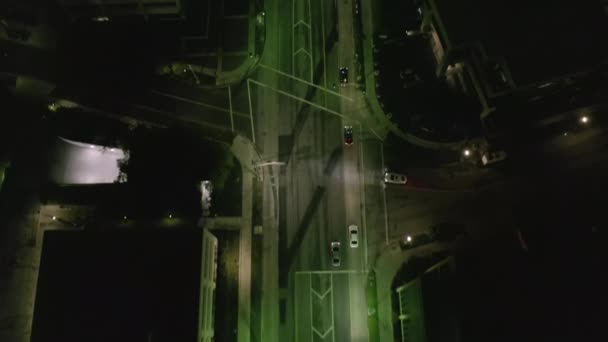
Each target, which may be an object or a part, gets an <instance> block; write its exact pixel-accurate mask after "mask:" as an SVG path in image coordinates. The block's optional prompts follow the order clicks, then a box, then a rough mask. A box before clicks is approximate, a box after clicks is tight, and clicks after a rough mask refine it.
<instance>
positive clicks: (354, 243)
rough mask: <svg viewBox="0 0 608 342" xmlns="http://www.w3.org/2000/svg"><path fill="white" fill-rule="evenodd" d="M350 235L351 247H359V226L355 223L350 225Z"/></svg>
mask: <svg viewBox="0 0 608 342" xmlns="http://www.w3.org/2000/svg"><path fill="white" fill-rule="evenodd" d="M348 236H349V237H350V238H349V240H350V247H351V248H357V247H359V227H357V226H356V225H354V224H351V225H350V226H348Z"/></svg>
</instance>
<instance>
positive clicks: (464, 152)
mask: <svg viewBox="0 0 608 342" xmlns="http://www.w3.org/2000/svg"><path fill="white" fill-rule="evenodd" d="M462 153H463V154H464V156H465V157H468V156H470V155H471V151H469V150H468V149H466V150H464V151H463V152H462Z"/></svg>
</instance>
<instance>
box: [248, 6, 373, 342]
mask: <svg viewBox="0 0 608 342" xmlns="http://www.w3.org/2000/svg"><path fill="white" fill-rule="evenodd" d="M336 6H337V7H336ZM352 6H353V4H352V3H351V2H350V1H339V2H332V1H319V0H293V1H289V2H280V3H274V2H270V3H268V2H267V3H266V12H267V15H266V17H267V25H268V26H267V32H269V36H267V37H266V45H265V52H264V56H263V58H262V61H261V65H260V67H259V68H258V72H257V73H256V75H254V77H252V78H253V79H255V82H251V83H250V86H251V89H252V90H251V91H252V93H255V94H256V96H253V95H252V99H254V100H253V102H254V108H256V109H254V117H255V118H256V122H257V123H259V124H258V125H256V127H258V128H257V133H259V136H258V135H256V137H257V138H258V141H263V143H262V146H263V148H262V153H263V159H264V160H266V161H277V162H281V163H284V165H282V166H276V167H273V168H272V172H273V173H272V174H273V175H274V177H275V181H278V184H279V186H278V187H277V186H276V184H269V186H271V187H272V188H273V191H275V194H276V195H275V196H276V197H275V198H276V199H278V214H277V223H278V234H279V239H278V240H279V246H280V247H279V251H278V254H276V255H277V257H279V258H280V260H281V261H280V269H279V272H278V273H279V284H280V287H281V288H282V289H285V290H286V291H284V293H286V295H285V296H284V297H282V299H281V301H282V305H281V306H282V307H283V309H282V310H281V312H280V315H279V316H280V317H278V318H279V319H278V322H276V323H275V324H279V323H280V326H281V327H280V332H281V336H280V340H291V341H309V340H311V339H313V340H315V341H367V340H368V333H367V303H366V294H365V284H366V277H365V271H366V269H367V267H368V266H367V265H368V257H369V256H368V245H367V243H366V241H367V240H366V239H367V231H366V228H367V227H366V223H365V211H364V210H363V208H364V202H365V199H364V197H363V195H364V192H363V189H364V183H363V179H364V175H365V171H364V170H365V163H364V159H365V158H364V157H363V153H364V152H365V151H366V144H367V143H366V137H368V136H370V135H371V134H370V133H369V132H366V131H364V130H362V127H361V125H360V124H359V122H360V120H361V117H362V116H365V113H361V112H362V110H361V109H362V108H364V101H363V98H362V94H361V92H360V91H359V90H357V89H356V86H355V85H354V82H353V81H352V80H354V79H356V73H355V70H356V69H357V68H356V67H355V61H354V37H353V29H352V25H353V23H352V21H351V20H352V16H351V15H350V12H351V11H352V8H353V7H352ZM277 16H278V18H277ZM273 18H274V19H273ZM273 20H274V21H273ZM273 25H277V26H273ZM342 66H345V67H348V68H349V71H350V72H349V73H350V75H349V78H350V80H351V82H349V84H347V85H346V86H344V87H342V86H339V84H340V82H339V80H338V69H339V67H342ZM258 82H259V83H258ZM273 113H275V114H274V116H273ZM344 125H352V126H353V127H354V140H355V143H354V144H353V145H352V146H345V145H344V143H343V126H344ZM375 151H376V152H379V149H375ZM268 172H270V171H268ZM277 178H278V179H277ZM265 203H267V202H266V200H265ZM269 223H271V222H269ZM350 224H355V225H357V226H358V227H359V241H360V245H359V247H358V248H351V247H350V246H349V237H348V230H347V227H348V225H350ZM265 226H266V225H265ZM333 241H337V242H340V243H341V251H340V256H341V263H340V266H332V263H331V258H330V253H329V248H330V243H331V242H333ZM268 242H269V243H271V241H268ZM266 248H268V249H266ZM272 249H273V247H272V246H270V245H269V246H265V253H266V254H267V257H268V258H269V260H271V256H272V255H275V254H274V253H275V252H273V251H272ZM265 266H272V265H271V263H270V262H269V263H266V264H265ZM264 276H271V275H270V274H268V273H266V271H265V275H264ZM267 286H269V288H267V291H266V294H265V296H269V297H270V296H272V294H271V292H272V291H271V288H270V287H271V286H272V284H271V283H267ZM262 316H263V317H262V321H263V323H262V338H263V339H264V338H265V337H270V336H271V335H269V334H271V332H270V329H271V327H272V323H270V324H269V323H268V322H267V323H264V321H265V318H264V317H273V312H272V306H271V305H269V306H267V307H266V308H265V309H263V312H262ZM277 328H278V326H277ZM267 340H271V339H270V338H267Z"/></svg>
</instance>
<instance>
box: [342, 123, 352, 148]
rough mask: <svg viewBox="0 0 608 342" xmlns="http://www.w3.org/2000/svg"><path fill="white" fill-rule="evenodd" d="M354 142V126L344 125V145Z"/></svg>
mask: <svg viewBox="0 0 608 342" xmlns="http://www.w3.org/2000/svg"><path fill="white" fill-rule="evenodd" d="M352 144H353V126H344V145H347V146H350V145H352Z"/></svg>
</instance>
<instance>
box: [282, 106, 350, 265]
mask: <svg viewBox="0 0 608 342" xmlns="http://www.w3.org/2000/svg"><path fill="white" fill-rule="evenodd" d="M332 131H333V133H331V132H332ZM335 131H336V119H330V117H329V116H328V115H327V114H326V113H318V112H316V113H312V114H311V116H310V117H309V118H308V120H307V121H306V122H305V123H304V125H303V128H302V131H301V132H302V133H301V134H300V135H299V136H298V140H297V141H296V143H295V147H294V153H293V155H292V157H291V159H290V162H289V165H288V168H287V169H288V170H290V172H289V173H288V175H287V176H288V177H289V181H290V183H289V184H288V186H287V193H289V194H291V195H290V198H288V201H287V202H286V203H285V204H286V205H287V212H288V217H287V220H288V222H287V229H288V231H287V244H288V245H293V246H295V245H296V242H297V241H298V240H297V239H299V238H300V237H302V238H304V240H302V244H301V245H302V248H301V249H300V251H294V253H296V254H298V260H299V261H298V265H297V268H296V270H303V269H306V270H310V269H315V268H316V269H331V260H330V258H329V245H330V242H332V241H339V242H341V244H342V245H343V246H344V243H345V239H344V235H343V234H340V233H344V231H345V229H346V228H344V229H341V228H342V227H344V225H345V223H344V198H343V181H342V177H341V172H340V171H341V168H342V163H341V153H340V152H341V145H340V144H339V142H340V140H339V138H336V134H335ZM328 132H329V133H328ZM315 195H319V196H315ZM307 222H308V223H307Z"/></svg>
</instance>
